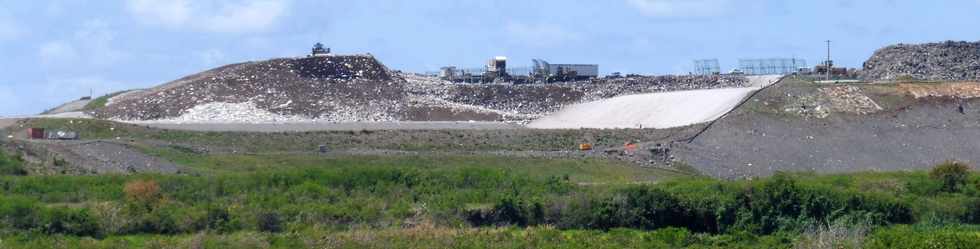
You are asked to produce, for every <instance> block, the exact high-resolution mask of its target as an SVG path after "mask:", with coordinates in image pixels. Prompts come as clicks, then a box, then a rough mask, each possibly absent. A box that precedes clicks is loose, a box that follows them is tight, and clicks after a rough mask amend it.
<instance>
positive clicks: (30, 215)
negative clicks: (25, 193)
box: [0, 196, 42, 230]
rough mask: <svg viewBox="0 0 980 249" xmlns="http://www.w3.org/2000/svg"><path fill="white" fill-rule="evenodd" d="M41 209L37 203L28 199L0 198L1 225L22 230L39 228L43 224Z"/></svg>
mask: <svg viewBox="0 0 980 249" xmlns="http://www.w3.org/2000/svg"><path fill="white" fill-rule="evenodd" d="M39 208H40V206H39V205H38V204H37V202H35V201H33V200H30V199H27V198H22V197H3V196H0V225H9V226H11V227H13V228H16V229H21V230H33V229H35V228H38V227H39V226H40V224H41V223H42V221H41V213H40V212H39V211H38V209H39Z"/></svg>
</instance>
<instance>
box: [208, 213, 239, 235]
mask: <svg viewBox="0 0 980 249" xmlns="http://www.w3.org/2000/svg"><path fill="white" fill-rule="evenodd" d="M207 212H208V214H207V228H208V229H211V230H215V231H218V232H222V233H226V232H231V231H235V230H238V228H239V227H238V225H237V223H235V222H234V221H233V219H232V217H231V214H229V213H228V209H227V208H225V207H210V208H208V211H207Z"/></svg>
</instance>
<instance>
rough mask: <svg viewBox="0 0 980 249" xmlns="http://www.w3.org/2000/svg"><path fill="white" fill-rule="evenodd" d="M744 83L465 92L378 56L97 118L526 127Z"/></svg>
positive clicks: (259, 75) (646, 80) (687, 79)
mask: <svg viewBox="0 0 980 249" xmlns="http://www.w3.org/2000/svg"><path fill="white" fill-rule="evenodd" d="M747 84H749V80H748V79H746V78H745V77H742V76H630V77H624V78H603V79H595V80H591V81H578V82H564V83H538V84H510V83H501V84H458V83H452V82H448V81H444V80H440V79H438V78H435V77H428V76H419V75H414V74H407V73H400V72H393V71H389V70H388V69H387V68H386V67H385V66H384V65H383V64H381V63H380V62H379V61H378V60H376V59H375V58H373V57H371V56H363V55H344V56H340V55H334V56H319V57H307V58H284V59H272V60H267V61H260V62H247V63H241V64H233V65H228V66H224V67H220V68H216V69H212V70H209V71H205V72H202V73H198V74H194V75H191V76H187V77H184V78H182V79H178V80H176V81H173V82H170V83H167V84H164V85H161V86H158V87H155V88H151V89H146V90H139V91H130V92H126V93H123V94H119V95H117V96H115V97H112V98H110V99H109V101H108V104H107V105H106V106H105V107H103V108H100V109H97V110H95V111H94V112H93V113H92V114H94V115H95V116H96V117H99V118H105V119H113V120H121V121H130V122H172V123H281V122H311V121H315V122H321V121H322V122H384V121H469V120H480V121H501V120H503V121H518V122H528V121H531V120H534V119H537V118H540V117H542V116H545V115H548V114H551V113H554V112H556V111H558V110H560V109H561V108H563V107H565V106H569V105H572V104H577V103H583V102H589V101H595V100H600V99H606V98H611V97H616V96H622V95H630V94H638V93H652V92H666V91H679V90H692V89H712V88H728V87H743V86H745V85H747Z"/></svg>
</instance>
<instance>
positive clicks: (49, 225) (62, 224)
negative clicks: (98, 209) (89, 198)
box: [42, 208, 99, 236]
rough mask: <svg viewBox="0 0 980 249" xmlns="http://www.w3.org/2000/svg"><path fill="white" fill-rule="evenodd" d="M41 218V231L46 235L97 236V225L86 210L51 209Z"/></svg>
mask: <svg viewBox="0 0 980 249" xmlns="http://www.w3.org/2000/svg"><path fill="white" fill-rule="evenodd" d="M43 217H44V218H43V223H44V225H43V227H42V229H43V230H44V232H45V233H48V234H67V235H75V236H97V235H99V224H98V222H96V220H95V218H93V217H92V215H91V214H90V213H89V210H88V209H70V208H51V209H47V210H45V212H44V215H43Z"/></svg>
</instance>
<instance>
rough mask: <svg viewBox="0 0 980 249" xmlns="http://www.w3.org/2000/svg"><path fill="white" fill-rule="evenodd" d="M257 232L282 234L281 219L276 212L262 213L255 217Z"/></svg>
mask: <svg viewBox="0 0 980 249" xmlns="http://www.w3.org/2000/svg"><path fill="white" fill-rule="evenodd" d="M255 220H256V223H257V224H258V228H259V231H262V232H270V233H278V232H282V228H283V227H282V218H280V217H279V213H276V212H262V213H259V215H258V217H256V219H255Z"/></svg>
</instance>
